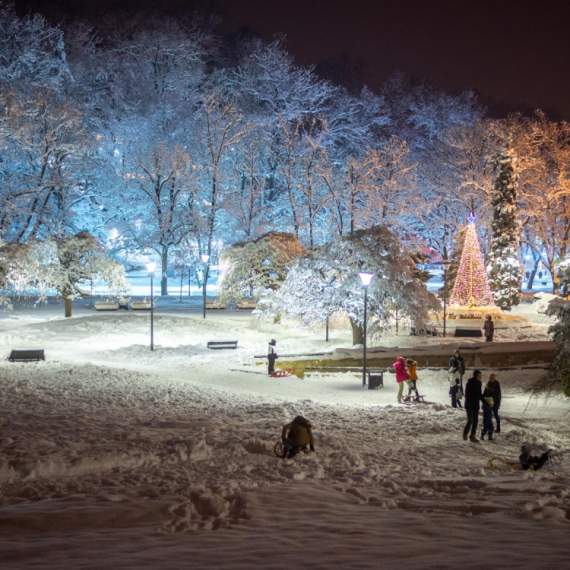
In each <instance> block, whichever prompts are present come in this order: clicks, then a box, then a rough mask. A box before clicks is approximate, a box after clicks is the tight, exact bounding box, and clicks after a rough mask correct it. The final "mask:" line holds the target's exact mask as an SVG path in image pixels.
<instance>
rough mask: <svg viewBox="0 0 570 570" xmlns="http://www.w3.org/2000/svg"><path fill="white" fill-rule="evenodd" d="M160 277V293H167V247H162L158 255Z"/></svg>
mask: <svg viewBox="0 0 570 570" xmlns="http://www.w3.org/2000/svg"><path fill="white" fill-rule="evenodd" d="M160 263H161V271H162V277H161V279H160V294H161V295H168V249H166V248H163V249H162V255H161V256H160Z"/></svg>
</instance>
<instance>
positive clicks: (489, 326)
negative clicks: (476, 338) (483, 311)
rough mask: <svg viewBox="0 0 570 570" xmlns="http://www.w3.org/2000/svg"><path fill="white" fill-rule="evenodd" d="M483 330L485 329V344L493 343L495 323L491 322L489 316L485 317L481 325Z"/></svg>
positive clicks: (491, 318)
mask: <svg viewBox="0 0 570 570" xmlns="http://www.w3.org/2000/svg"><path fill="white" fill-rule="evenodd" d="M483 328H484V329H485V340H486V341H487V342H493V333H494V332H495V323H494V322H493V317H492V316H491V315H487V318H486V320H485V323H484V324H483Z"/></svg>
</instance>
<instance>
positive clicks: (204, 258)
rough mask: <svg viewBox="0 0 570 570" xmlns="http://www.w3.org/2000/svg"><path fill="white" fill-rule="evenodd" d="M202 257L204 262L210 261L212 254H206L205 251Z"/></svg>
mask: <svg viewBox="0 0 570 570" xmlns="http://www.w3.org/2000/svg"><path fill="white" fill-rule="evenodd" d="M200 259H201V260H202V263H208V261H209V260H210V256H209V255H208V254H206V253H203V254H202V255H201V256H200Z"/></svg>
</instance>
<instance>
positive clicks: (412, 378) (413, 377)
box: [404, 358, 420, 401]
mask: <svg viewBox="0 0 570 570" xmlns="http://www.w3.org/2000/svg"><path fill="white" fill-rule="evenodd" d="M406 366H407V368H408V379H407V380H406V383H407V384H408V396H407V397H406V398H404V400H406V401H407V400H409V399H410V396H411V395H412V390H414V391H415V392H416V396H419V395H420V393H419V392H418V388H417V384H416V383H417V381H418V363H417V362H416V361H415V360H412V359H411V358H408V359H406Z"/></svg>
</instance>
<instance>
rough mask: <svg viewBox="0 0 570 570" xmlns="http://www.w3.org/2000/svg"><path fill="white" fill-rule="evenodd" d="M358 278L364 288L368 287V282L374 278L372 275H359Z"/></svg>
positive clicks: (363, 273)
mask: <svg viewBox="0 0 570 570" xmlns="http://www.w3.org/2000/svg"><path fill="white" fill-rule="evenodd" d="M358 277H360V281H362V285H364V287H368V285H370V281H372V277H374V273H365V272H362V273H359V274H358Z"/></svg>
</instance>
